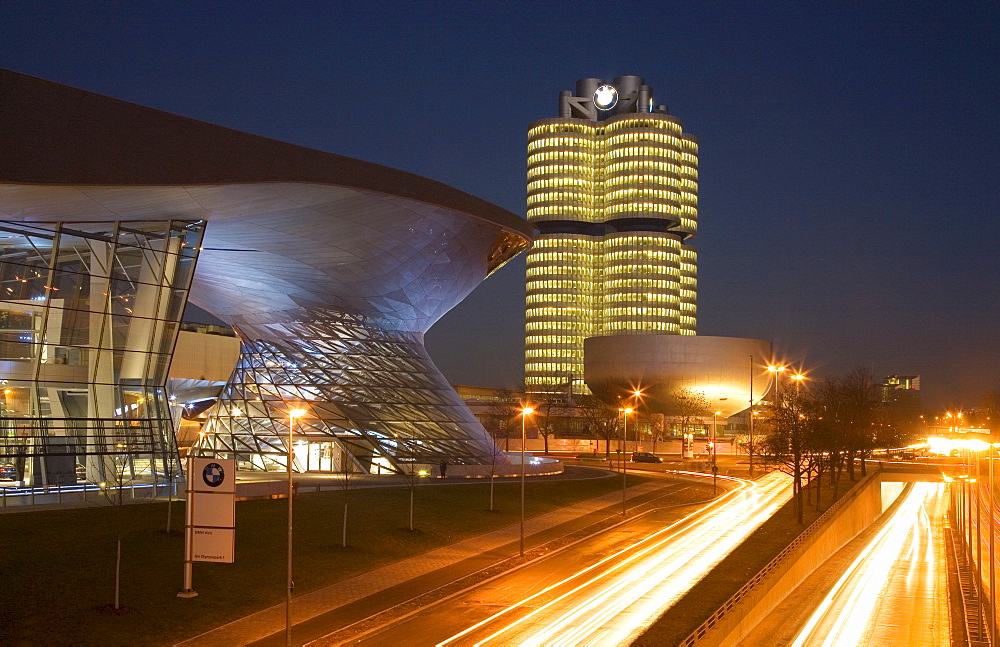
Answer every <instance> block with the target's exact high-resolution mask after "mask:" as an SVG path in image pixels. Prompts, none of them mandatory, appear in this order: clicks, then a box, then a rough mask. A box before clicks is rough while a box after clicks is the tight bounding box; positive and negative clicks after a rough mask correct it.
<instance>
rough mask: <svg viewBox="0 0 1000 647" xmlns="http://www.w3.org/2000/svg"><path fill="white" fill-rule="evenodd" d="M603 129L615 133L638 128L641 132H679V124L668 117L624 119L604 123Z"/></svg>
mask: <svg viewBox="0 0 1000 647" xmlns="http://www.w3.org/2000/svg"><path fill="white" fill-rule="evenodd" d="M603 128H604V131H605V132H617V131H621V130H626V129H628V128H640V129H643V130H646V129H650V128H656V129H658V130H667V131H671V132H681V126H680V124H679V123H677V121H676V120H675V119H673V118H672V117H670V116H669V115H657V117H656V118H650V117H642V118H636V117H625V118H622V119H615V120H613V121H609V122H606V123H605V124H604V127H603Z"/></svg>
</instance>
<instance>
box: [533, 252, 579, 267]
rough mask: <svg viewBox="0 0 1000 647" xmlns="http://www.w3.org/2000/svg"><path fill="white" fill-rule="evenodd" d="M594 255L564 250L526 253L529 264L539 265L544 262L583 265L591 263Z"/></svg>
mask: <svg viewBox="0 0 1000 647" xmlns="http://www.w3.org/2000/svg"><path fill="white" fill-rule="evenodd" d="M593 259H594V254H592V253H591V252H589V251H577V250H565V251H534V250H532V251H530V252H528V262H529V263H540V262H546V261H554V262H562V263H572V264H576V265H585V264H588V263H590V262H591V261H593Z"/></svg>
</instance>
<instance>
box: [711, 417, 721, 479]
mask: <svg viewBox="0 0 1000 647" xmlns="http://www.w3.org/2000/svg"><path fill="white" fill-rule="evenodd" d="M720 414H722V412H721V411H716V412H715V413H714V414H712V494H715V493H716V492H717V488H718V486H717V485H716V482H715V479H716V477H717V476H718V475H719V464H718V462H717V461H716V458H715V455H716V454H717V453H718V451H719V448H718V446H716V444H715V441H716V438H718V436H719V415H720Z"/></svg>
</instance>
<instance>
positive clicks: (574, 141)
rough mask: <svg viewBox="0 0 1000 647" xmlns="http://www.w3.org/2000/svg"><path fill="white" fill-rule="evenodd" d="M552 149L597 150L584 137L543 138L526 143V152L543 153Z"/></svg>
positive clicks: (592, 142)
mask: <svg viewBox="0 0 1000 647" xmlns="http://www.w3.org/2000/svg"><path fill="white" fill-rule="evenodd" d="M553 148H567V149H569V150H584V151H585V150H592V151H596V150H598V149H597V148H596V145H595V142H594V141H593V140H591V139H588V138H585V137H545V138H542V139H536V140H535V141H531V142H528V152H529V153H530V152H534V151H539V152H541V151H545V150H548V149H553Z"/></svg>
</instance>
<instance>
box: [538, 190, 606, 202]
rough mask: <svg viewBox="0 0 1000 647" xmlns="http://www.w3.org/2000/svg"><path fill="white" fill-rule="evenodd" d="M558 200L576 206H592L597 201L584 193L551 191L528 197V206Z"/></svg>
mask: <svg viewBox="0 0 1000 647" xmlns="http://www.w3.org/2000/svg"><path fill="white" fill-rule="evenodd" d="M560 200H562V201H566V202H574V203H578V204H579V203H582V204H585V205H594V204H596V203H597V199H596V198H594V196H592V195H587V194H585V193H574V192H572V191H551V192H546V193H536V194H533V195H529V196H528V205H533V204H538V203H539V202H554V201H560Z"/></svg>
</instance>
